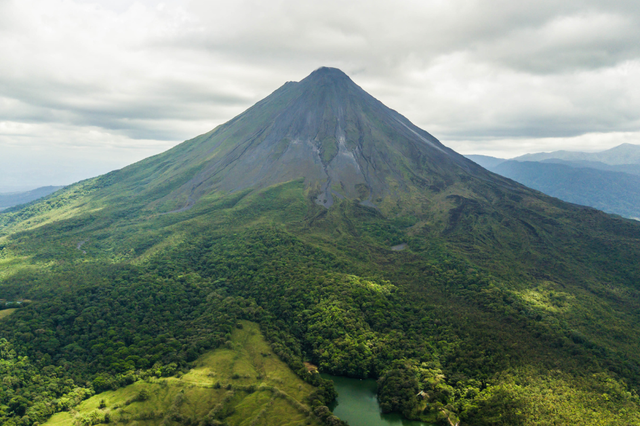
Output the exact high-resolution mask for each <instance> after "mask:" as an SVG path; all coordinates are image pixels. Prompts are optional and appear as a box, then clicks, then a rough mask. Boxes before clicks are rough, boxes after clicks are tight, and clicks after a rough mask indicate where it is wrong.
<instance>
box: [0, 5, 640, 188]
mask: <svg viewBox="0 0 640 426" xmlns="http://www.w3.org/2000/svg"><path fill="white" fill-rule="evenodd" d="M638 40H640V3H639V2H638V1H637V0H614V1H612V0H608V1H604V0H582V1H575V0H563V1H558V0H535V1H513V0H414V1H398V0H396V1H393V2H392V1H389V0H385V1H379V0H366V1H346V0H341V1H334V0H324V1H322V2H320V1H303V0H271V1H264V0H263V1H253V0H234V1H226V2H222V1H204V0H166V1H162V2H159V1H154V0H138V1H129V0H109V1H107V0H104V1H103V0H0V192H7V191H11V190H22V189H27V188H32V187H36V186H42V185H49V184H68V183H71V182H74V181H77V180H80V179H82V178H86V177H90V176H95V175H98V174H101V173H104V172H107V171H109V170H112V169H116V168H120V167H122V166H124V165H127V164H129V163H132V162H134V161H137V160H140V159H142V158H144V157H147V156H149V155H152V154H155V153H158V152H161V151H164V150H166V149H168V148H170V147H171V146H173V145H175V144H177V143H179V142H181V141H183V140H185V139H188V138H191V137H194V136H196V135H198V134H201V133H204V132H206V131H208V130H210V129H212V128H213V127H215V126H217V125H218V124H221V123H223V122H225V121H227V120H229V119H231V118H232V117H234V116H235V115H237V114H238V113H240V112H242V111H243V110H245V109H246V108H248V107H249V106H251V105H252V104H254V103H255V102H257V101H258V100H260V99H262V98H263V97H265V96H267V95H268V94H269V93H271V92H272V91H274V90H275V89H277V88H278V87H279V86H281V85H282V84H283V83H284V82H286V81H289V80H295V81H298V80H301V79H302V78H304V77H305V76H307V75H308V74H309V73H311V72H312V71H313V70H314V69H316V68H318V67H320V66H323V65H326V66H333V67H338V68H340V69H342V70H343V71H345V72H346V73H347V74H349V75H350V76H351V78H352V79H353V80H354V81H355V82H356V83H357V84H359V85H360V86H362V87H363V88H364V89H365V90H367V91H368V92H369V93H371V94H372V95H373V96H375V97H376V98H378V99H379V100H381V101H382V102H383V103H385V104H386V105H387V106H389V107H391V108H393V109H395V110H397V111H399V112H400V113H402V114H403V115H405V116H406V117H408V118H409V119H410V120H411V121H413V122H414V123H415V124H417V125H418V126H420V127H422V128H424V129H425V130H427V131H429V132H431V133H432V134H433V135H434V136H436V137H437V138H439V139H440V140H441V141H442V142H443V143H444V144H445V145H447V146H450V147H452V148H453V149H455V150H457V151H458V152H461V153H463V154H488V155H495V156H501V157H505V158H509V157H513V156H517V155H521V154H525V153H528V152H540V151H551V150H557V149H570V150H588V151H595V150H603V149H607V148H610V147H613V146H616V145H619V144H621V143H625V142H626V143H637V144H640V43H638Z"/></svg>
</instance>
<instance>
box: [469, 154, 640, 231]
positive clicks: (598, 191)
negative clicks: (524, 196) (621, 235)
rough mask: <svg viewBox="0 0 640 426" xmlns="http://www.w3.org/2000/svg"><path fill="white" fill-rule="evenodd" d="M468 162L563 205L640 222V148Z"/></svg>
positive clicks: (479, 157)
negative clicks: (584, 207)
mask: <svg viewBox="0 0 640 426" xmlns="http://www.w3.org/2000/svg"><path fill="white" fill-rule="evenodd" d="M467 158H469V159H470V160H472V161H474V162H476V163H477V164H479V165H481V166H483V167H484V168H486V169H488V170H490V171H492V172H494V173H497V174H499V175H502V176H504V177H507V178H509V179H513V180H515V181H516V182H519V183H522V184H523V185H526V186H528V187H530V188H533V189H536V190H538V191H541V192H544V193H545V194H547V195H551V196H553V197H557V198H560V199H561V200H564V201H568V202H571V203H575V204H581V205H585V206H590V207H594V208H597V209H599V210H602V211H605V212H607V213H614V214H619V215H621V216H625V217H629V218H634V219H637V218H640V145H632V144H623V145H619V146H617V147H615V148H612V149H609V150H606V151H602V152H594V153H589V152H572V151H555V152H548V153H547V152H544V153H538V154H527V155H523V156H520V157H516V158H513V159H510V160H507V159H503V158H496V157H490V156H486V155H468V156H467Z"/></svg>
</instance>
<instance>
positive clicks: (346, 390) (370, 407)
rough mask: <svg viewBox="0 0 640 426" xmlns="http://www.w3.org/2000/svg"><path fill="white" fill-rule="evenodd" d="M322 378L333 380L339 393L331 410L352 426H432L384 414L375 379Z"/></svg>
mask: <svg viewBox="0 0 640 426" xmlns="http://www.w3.org/2000/svg"><path fill="white" fill-rule="evenodd" d="M322 377H323V378H325V379H329V380H332V381H333V384H334V385H335V387H336V390H337V391H338V400H337V402H336V403H335V404H334V405H333V406H331V407H329V408H330V409H331V410H332V411H333V414H335V415H336V416H338V417H340V418H341V419H342V420H346V421H347V422H349V425H350V426H430V425H429V424H428V423H423V422H418V421H415V420H406V419H403V418H402V416H401V415H400V414H396V413H392V414H382V413H381V412H380V406H379V405H378V398H377V396H376V395H377V392H376V381H375V380H373V379H365V380H360V379H350V378H348V377H340V376H331V375H329V374H322Z"/></svg>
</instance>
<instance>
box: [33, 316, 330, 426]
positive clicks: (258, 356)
mask: <svg viewBox="0 0 640 426" xmlns="http://www.w3.org/2000/svg"><path fill="white" fill-rule="evenodd" d="M158 376H160V375H158V374H156V375H148V376H145V377H144V378H142V379H141V380H139V381H137V382H135V383H133V384H131V385H128V386H126V387H124V388H121V389H118V390H115V391H107V392H103V393H100V394H98V395H95V396H93V397H91V398H89V399H87V400H85V401H83V402H82V403H81V404H79V405H78V406H76V407H74V409H73V410H70V411H66V412H62V413H59V414H56V415H54V416H53V417H51V419H49V421H47V422H46V423H45V425H49V426H72V425H75V424H108V423H117V424H123V425H130V424H131V425H133V424H137V425H140V424H145V425H161V424H162V425H174V424H175V425H180V424H185V423H187V424H200V423H201V422H203V423H204V424H210V425H216V424H222V423H223V422H224V423H225V424H228V425H242V424H258V423H260V424H265V425H288V426H294V425H319V424H320V423H319V419H317V418H316V417H315V416H314V414H313V413H312V412H311V410H310V409H309V407H308V406H307V405H306V404H305V402H306V399H307V398H308V397H309V395H310V394H311V393H312V391H313V387H312V386H310V385H308V384H306V383H305V382H304V381H302V380H301V379H300V378H299V377H297V376H296V375H295V374H294V373H293V372H292V371H291V370H290V369H289V368H288V367H287V365H286V364H284V363H282V361H280V360H279V359H278V358H277V356H276V355H275V354H274V353H273V351H272V350H271V348H270V347H269V345H268V344H267V342H265V340H264V338H263V337H262V335H261V334H260V330H259V328H258V327H257V324H255V323H250V322H248V321H240V322H238V325H237V327H236V329H235V330H233V332H232V334H231V340H230V341H229V343H227V344H226V347H224V348H220V349H217V350H215V351H212V352H207V353H205V354H204V355H202V356H201V357H200V358H198V359H197V360H196V361H195V362H194V368H193V369H192V370H190V371H189V372H188V373H187V374H180V375H179V377H169V378H163V377H158Z"/></svg>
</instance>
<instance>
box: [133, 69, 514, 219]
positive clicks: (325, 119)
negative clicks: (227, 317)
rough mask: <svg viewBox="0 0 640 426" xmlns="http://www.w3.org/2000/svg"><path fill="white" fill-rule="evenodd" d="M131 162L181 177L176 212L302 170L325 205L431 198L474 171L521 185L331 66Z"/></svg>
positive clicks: (389, 204)
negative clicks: (215, 194) (176, 143)
mask: <svg viewBox="0 0 640 426" xmlns="http://www.w3.org/2000/svg"><path fill="white" fill-rule="evenodd" d="M142 169H147V170H146V172H145V171H142ZM125 171H126V172H131V173H133V174H135V175H136V179H138V180H139V179H143V180H144V181H145V182H147V183H151V186H152V187H153V186H155V185H159V184H160V183H159V182H158V179H153V181H152V182H149V179H150V177H152V176H158V177H160V179H164V180H166V179H168V178H167V176H171V179H174V180H177V181H180V182H181V185H180V186H179V187H178V188H175V189H173V190H172V191H171V193H170V194H166V195H165V196H164V197H162V199H160V200H158V201H157V204H158V205H159V206H161V207H160V208H161V209H162V208H164V209H165V210H167V209H170V210H172V211H184V210H186V209H188V208H190V207H191V206H193V204H194V203H195V202H196V201H197V200H198V199H199V198H201V197H202V196H203V195H204V194H207V193H210V192H213V191H226V192H230V193H232V192H237V191H240V190H243V189H246V188H255V189H260V188H265V187H268V186H271V185H274V184H277V183H282V182H287V181H291V180H296V179H304V182H305V186H306V188H307V189H308V191H309V193H310V194H311V195H312V196H313V199H314V201H315V202H316V203H317V204H319V205H322V206H324V207H327V208H330V207H331V206H332V205H333V204H334V201H335V200H336V199H350V200H358V202H359V203H361V204H362V205H365V206H369V207H373V208H377V209H379V210H381V211H388V210H389V209H390V208H396V209H397V206H398V204H400V205H405V204H406V206H407V207H410V206H413V207H415V205H416V201H419V202H421V203H428V199H429V197H428V196H427V197H426V198H425V194H432V193H437V192H441V191H443V190H445V189H446V188H448V187H452V186H455V185H457V184H460V182H461V181H463V180H465V179H469V178H477V179H480V180H487V179H488V180H492V181H493V182H495V183H496V184H497V185H501V186H507V187H514V186H513V184H512V183H511V182H509V181H507V180H504V179H501V178H499V177H497V176H496V175H493V174H490V173H487V171H485V170H484V169H483V168H481V167H479V166H478V165H476V164H475V163H473V162H472V161H469V160H467V159H466V158H464V157H463V156H461V155H459V154H458V153H456V152H454V151H453V150H451V149H449V148H447V147H445V146H444V145H442V144H441V143H440V141H438V140H437V139H436V138H435V137H433V136H432V135H431V134H429V133H427V132H426V131H424V130H422V129H420V128H418V127H416V126H415V125H414V124H413V123H411V122H410V121H409V120H408V119H406V118H405V117H403V116H402V115H400V114H398V113H397V112H396V111H394V110H392V109H390V108H387V107H386V106H385V105H383V104H382V103H381V102H380V101H378V100H377V99H375V98H374V97H372V96H371V95H369V94H368V93H367V92H365V91H364V90H363V89H362V88H360V87H359V86H358V85H356V84H355V83H354V82H353V81H352V80H351V79H350V78H349V77H348V76H347V75H346V74H344V73H343V72H342V71H340V70H338V69H335V68H326V67H324V68H320V69H318V70H316V71H314V72H313V73H312V74H311V75H309V76H308V77H307V78H305V79H303V80H302V81H300V82H288V83H286V84H284V85H283V86H282V87H281V88H279V89H278V90H276V91H275V92H274V93H272V94H271V95H269V96H268V97H266V98H265V99H263V100H262V101H260V102H258V103H257V104H256V105H254V106H253V107H251V108H249V109H248V110H247V111H245V112H244V113H242V114H240V115H239V116H237V117H235V118H234V119H232V120H230V121H229V122H227V123H225V124H223V125H221V126H219V127H217V128H216V129H214V130H212V131H211V132H208V133H206V134H204V135H201V136H199V137H197V138H195V139H192V140H190V141H187V142H185V143H183V144H181V145H180V146H178V147H176V148H174V149H173V150H170V151H168V152H166V153H164V154H162V155H160V156H157V157H153V158H151V159H149V160H147V161H144V162H142V163H139V164H137V165H134V166H133V168H130V169H125ZM139 171H142V175H139V174H138V172H139ZM132 184H134V185H135V184H136V183H135V182H132ZM411 198H413V201H409V200H408V199H411ZM403 209H404V208H403Z"/></svg>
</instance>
